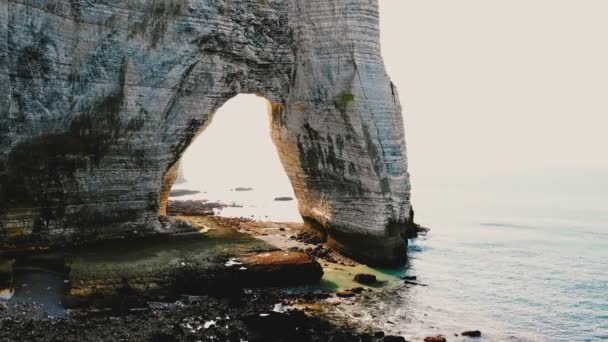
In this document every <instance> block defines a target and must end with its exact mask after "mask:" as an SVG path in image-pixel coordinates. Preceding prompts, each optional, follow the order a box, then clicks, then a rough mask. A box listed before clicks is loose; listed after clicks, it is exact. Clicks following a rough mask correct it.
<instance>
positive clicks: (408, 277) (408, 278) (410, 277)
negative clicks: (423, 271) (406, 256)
mask: <svg viewBox="0 0 608 342" xmlns="http://www.w3.org/2000/svg"><path fill="white" fill-rule="evenodd" d="M401 279H403V280H409V281H414V280H416V279H418V278H417V277H416V276H403V277H401Z"/></svg>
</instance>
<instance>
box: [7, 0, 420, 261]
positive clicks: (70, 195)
mask: <svg viewBox="0 0 608 342" xmlns="http://www.w3.org/2000/svg"><path fill="white" fill-rule="evenodd" d="M240 93H255V94H258V95H260V96H263V97H265V98H266V99H268V101H269V103H270V112H271V114H270V115H271V118H272V136H273V139H274V142H275V144H276V146H277V149H278V151H279V155H280V157H281V160H282V163H283V166H284V168H285V171H286V173H287V175H288V176H289V178H290V180H291V183H292V185H293V187H294V190H295V193H296V196H297V198H298V201H299V206H300V212H301V214H302V216H303V217H304V218H305V219H306V222H308V223H309V224H310V226H311V227H313V228H315V229H317V230H319V231H320V232H321V233H322V234H323V235H325V236H326V237H327V239H328V240H329V242H330V243H331V244H332V245H333V246H335V247H336V248H339V249H341V250H342V251H343V252H345V253H347V254H349V255H351V256H354V257H356V258H358V259H359V260H362V261H365V262H371V263H390V262H398V261H402V260H403V259H404V254H405V243H404V240H403V239H402V238H401V237H400V233H401V232H403V231H405V230H406V228H407V225H408V224H409V223H410V221H411V220H410V218H411V216H412V215H411V214H410V212H411V205H410V197H409V196H410V183H409V176H408V173H407V163H406V155H405V152H406V148H405V140H404V125H403V121H402V116H401V109H400V106H399V101H398V96H397V92H396V89H395V87H394V86H393V84H392V83H391V82H390V80H389V78H388V77H387V75H386V72H385V68H384V64H383V60H382V58H381V55H380V45H379V29H378V4H377V0H240V1H226V0H222V1H211V0H148V1H138V0H133V1H123V0H104V1H101V0H49V1H42V0H40V1H37V0H10V1H8V0H0V241H1V242H2V243H3V244H4V245H12V246H23V245H31V244H61V243H72V242H75V241H80V240H82V239H86V240H91V239H93V240H94V239H100V238H108V237H115V236H120V235H124V234H126V233H128V232H132V231H134V230H137V231H139V232H144V231H147V232H155V231H158V232H161V231H163V230H166V229H167V228H166V225H165V226H164V225H162V224H161V223H160V222H159V220H158V215H159V212H161V213H162V212H164V210H165V209H166V208H165V205H164V204H165V203H166V198H167V194H168V191H169V189H170V188H171V184H172V182H173V181H174V179H175V176H176V172H175V171H176V168H177V166H176V163H177V162H178V161H179V159H180V157H181V154H182V152H183V151H184V150H185V148H186V147H187V146H188V145H189V144H190V142H191V141H192V139H193V138H194V137H195V136H196V135H197V134H199V133H201V132H202V131H203V130H204V129H205V127H206V126H207V125H208V124H209V123H210V122H211V118H212V117H213V114H214V113H215V112H216V110H217V109H218V108H219V107H220V106H222V105H223V104H224V103H225V102H226V101H227V100H229V99H230V98H232V97H234V96H236V95H238V94H240ZM201 158H203V157H201ZM201 162H204V161H203V159H201ZM209 181H210V182H212V181H213V180H209Z"/></svg>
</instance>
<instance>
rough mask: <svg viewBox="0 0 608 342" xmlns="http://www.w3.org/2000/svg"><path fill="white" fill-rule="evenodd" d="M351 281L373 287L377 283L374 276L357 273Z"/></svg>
mask: <svg viewBox="0 0 608 342" xmlns="http://www.w3.org/2000/svg"><path fill="white" fill-rule="evenodd" d="M353 280H354V281H356V282H357V283H359V284H363V285H373V284H375V283H376V281H377V279H376V276H375V275H373V274H366V273H359V274H357V275H355V278H353Z"/></svg>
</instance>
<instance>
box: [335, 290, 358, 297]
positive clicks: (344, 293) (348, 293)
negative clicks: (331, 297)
mask: <svg viewBox="0 0 608 342" xmlns="http://www.w3.org/2000/svg"><path fill="white" fill-rule="evenodd" d="M336 296H338V297H340V298H352V297H354V296H355V293H353V292H351V291H340V292H336Z"/></svg>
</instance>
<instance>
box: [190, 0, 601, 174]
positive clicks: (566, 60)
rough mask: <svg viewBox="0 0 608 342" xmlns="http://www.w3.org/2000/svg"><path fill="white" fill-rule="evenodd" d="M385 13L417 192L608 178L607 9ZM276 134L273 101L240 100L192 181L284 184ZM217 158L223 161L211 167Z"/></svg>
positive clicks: (397, 8) (395, 8)
mask: <svg viewBox="0 0 608 342" xmlns="http://www.w3.org/2000/svg"><path fill="white" fill-rule="evenodd" d="M380 5H381V29H382V49H383V54H384V57H385V61H386V65H387V68H388V72H389V74H390V76H391V78H392V79H393V82H394V83H395V84H396V85H397V86H398V87H399V93H400V96H401V104H402V106H403V109H404V117H405V122H406V134H407V137H406V138H407V144H408V154H409V161H410V171H411V173H412V176H413V178H414V184H416V182H442V181H445V179H448V178H450V177H461V176H464V175H471V176H478V175H493V174H518V173H526V172H528V171H530V170H533V171H536V172H538V171H541V174H542V172H546V171H551V172H557V173H559V172H561V171H562V170H569V169H579V168H580V169H604V170H608V157H607V155H606V148H607V147H608V134H606V131H607V130H608V118H607V114H608V44H607V43H606V40H607V38H608V20H606V14H607V13H608V1H606V0H596V1H592V0H576V1H575V0H569V1H563V0H509V1H504V0H501V1H495V0H459V1H454V0H425V1H421V0H417V1H410V0H380ZM268 132H269V130H268V118H267V109H266V106H265V103H264V100H263V99H259V98H255V97H253V96H239V97H237V98H236V99H233V100H231V101H230V102H229V103H228V104H227V105H226V106H225V107H224V108H222V109H221V110H220V111H219V112H218V115H217V116H216V118H215V119H214V122H213V124H212V125H211V126H210V128H209V129H208V130H207V131H206V132H205V133H203V135H202V136H201V137H200V138H198V139H197V141H196V142H195V144H193V146H192V147H191V149H190V151H189V152H190V153H188V155H187V156H186V159H187V160H185V161H184V164H185V166H186V173H187V174H188V173H189V171H188V170H189V169H193V168H197V169H199V171H197V172H199V173H200V172H202V171H201V170H202V169H205V171H204V172H205V177H208V176H211V177H213V176H214V175H213V174H209V172H212V171H211V170H212V169H213V170H215V171H213V173H216V175H223V176H226V177H234V178H236V177H239V175H245V174H246V173H251V174H257V175H266V176H267V177H270V178H271V179H276V182H284V181H286V179H285V177H284V175H283V174H282V170H281V169H280V166H278V159H277V157H276V152H275V151H274V148H273V147H272V145H271V142H270V138H269V134H268ZM210 148H213V149H215V150H218V149H220V150H222V151H223V152H224V154H222V153H220V152H219V151H217V152H213V151H211V150H210ZM227 155H228V156H232V157H230V158H226V156H227ZM209 158H213V159H215V160H218V161H220V162H219V164H214V165H207V162H206V161H209V160H210V159H209ZM218 158H219V159H218ZM222 158H224V160H222ZM252 158H253V159H252ZM256 158H258V159H256ZM213 159H211V160H213ZM255 160H257V161H258V162H257V163H256V162H255ZM191 172H192V171H190V173H191ZM187 176H188V175H187ZM237 183H238V182H237ZM245 185H246V184H245Z"/></svg>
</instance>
